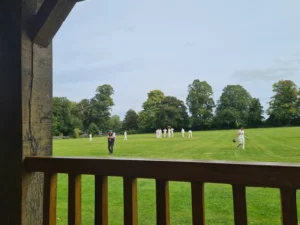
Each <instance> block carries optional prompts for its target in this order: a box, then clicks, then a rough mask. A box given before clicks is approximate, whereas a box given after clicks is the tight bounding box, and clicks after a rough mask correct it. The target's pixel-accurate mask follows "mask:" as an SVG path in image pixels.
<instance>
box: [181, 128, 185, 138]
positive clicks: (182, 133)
mask: <svg viewBox="0 0 300 225" xmlns="http://www.w3.org/2000/svg"><path fill="white" fill-rule="evenodd" d="M184 132H185V130H184V129H183V128H182V129H181V135H182V137H183V138H184Z"/></svg>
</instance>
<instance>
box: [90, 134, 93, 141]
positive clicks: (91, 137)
mask: <svg viewBox="0 0 300 225" xmlns="http://www.w3.org/2000/svg"><path fill="white" fill-rule="evenodd" d="M89 136H90V142H92V139H93V136H92V134H90V135H89Z"/></svg>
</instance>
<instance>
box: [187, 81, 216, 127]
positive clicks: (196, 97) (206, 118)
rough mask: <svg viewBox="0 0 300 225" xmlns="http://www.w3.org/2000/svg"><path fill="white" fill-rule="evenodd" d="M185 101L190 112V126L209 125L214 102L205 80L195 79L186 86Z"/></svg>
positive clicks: (210, 88) (211, 91)
mask: <svg viewBox="0 0 300 225" xmlns="http://www.w3.org/2000/svg"><path fill="white" fill-rule="evenodd" d="M186 103H187V106H188V107H189V111H190V113H191V122H192V126H197V127H210V125H211V124H212V119H213V108H214V107H215V102H214V100H213V90H212V87H211V86H210V85H209V84H208V83H207V82H206V81H200V80H199V79H196V80H194V81H193V83H192V84H190V85H189V86H188V96H187V99H186Z"/></svg>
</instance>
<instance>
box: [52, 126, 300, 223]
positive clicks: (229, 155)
mask: <svg viewBox="0 0 300 225" xmlns="http://www.w3.org/2000/svg"><path fill="white" fill-rule="evenodd" d="M235 133H236V131H206V132H194V133H193V138H192V139H188V138H187V137H186V138H184V139H183V138H182V137H181V135H180V134H179V133H175V137H174V138H170V139H168V138H162V139H156V138H155V134H148V135H129V136H128V140H127V141H124V140H123V136H117V140H116V143H115V154H114V155H113V156H109V155H108V150H107V140H106V138H94V139H93V141H92V142H91V143H90V142H89V140H88V139H71V140H54V141H53V145H54V155H55V156H93V157H99V156H100V157H133V158H162V159H196V160H197V159H198V160H230V161H262V162H299V163H300V128H298V127H296V128H273V129H249V130H246V135H247V136H248V137H249V140H246V150H241V149H240V150H236V148H235V144H234V143H233V142H232V139H233V137H234V135H235ZM186 136H187V133H186ZM120 169H122V168H120ZM122 188H123V186H122V179H121V178H116V177H110V178H109V224H111V225H119V224H123V190H122ZM67 190H68V184H67V176H66V175H63V174H61V175H59V181H58V205H57V207H58V208H57V217H58V225H65V224H67V201H68V195H67ZM297 197H298V199H299V200H298V201H297V202H298V205H299V204H300V198H299V194H298V196H297ZM138 207H139V224H141V225H150V224H151V225H152V224H156V219H155V215H156V214H155V213H156V211H155V183H154V180H146V179H140V180H139V181H138ZM170 207H171V224H172V225H173V224H174V225H190V224H192V222H191V195H190V184H188V183H179V182H170ZM247 207H248V221H249V224H252V225H254V224H256V225H277V224H278V225H279V224H280V216H281V214H280V198H279V190H278V189H269V188H247ZM205 209H206V221H207V224H208V225H217V224H222V225H227V224H233V202H232V191H231V186H229V185H222V184H206V185H205ZM298 209H300V208H298ZM82 211H83V225H89V224H93V219H94V180H93V177H92V176H83V180H82ZM299 213H300V210H298V214H299Z"/></svg>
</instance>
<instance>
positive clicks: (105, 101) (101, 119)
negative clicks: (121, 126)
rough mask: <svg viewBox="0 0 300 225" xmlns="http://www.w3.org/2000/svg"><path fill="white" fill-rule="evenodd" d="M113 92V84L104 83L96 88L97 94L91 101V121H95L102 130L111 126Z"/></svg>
mask: <svg viewBox="0 0 300 225" xmlns="http://www.w3.org/2000/svg"><path fill="white" fill-rule="evenodd" d="M113 94H114V89H113V88H112V86H111V85H109V84H104V85H102V86H99V87H98V88H97V89H96V94H95V96H94V97H93V98H92V99H91V101H90V104H91V110H90V122H93V123H95V124H96V125H97V126H98V127H99V129H101V130H107V129H108V127H109V119H110V116H111V113H110V112H111V109H112V106H114V101H113V99H112V97H111V96H112V95H113Z"/></svg>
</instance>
